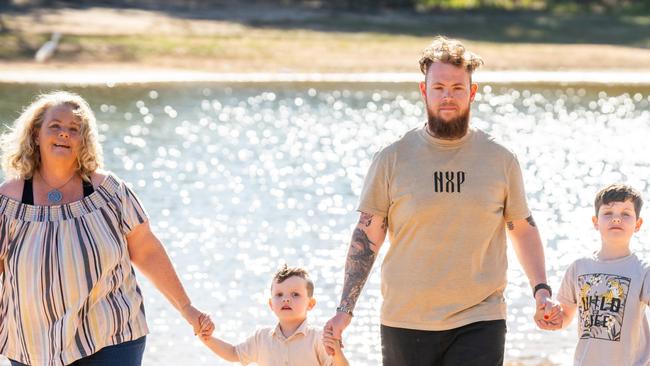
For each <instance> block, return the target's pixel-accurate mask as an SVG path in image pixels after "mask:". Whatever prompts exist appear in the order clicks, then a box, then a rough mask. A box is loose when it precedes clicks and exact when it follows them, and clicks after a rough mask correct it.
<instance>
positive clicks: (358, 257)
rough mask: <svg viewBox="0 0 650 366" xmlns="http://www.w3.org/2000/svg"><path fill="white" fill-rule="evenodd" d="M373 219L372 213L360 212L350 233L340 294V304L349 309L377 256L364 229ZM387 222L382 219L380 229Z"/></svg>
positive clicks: (374, 245) (353, 304) (352, 306)
mask: <svg viewBox="0 0 650 366" xmlns="http://www.w3.org/2000/svg"><path fill="white" fill-rule="evenodd" d="M373 219H374V216H373V215H370V214H366V213H362V214H361V218H360V219H359V224H358V225H357V227H356V228H355V229H354V232H353V234H352V242H351V243H350V249H349V251H348V256H347V260H346V262H345V281H344V284H343V294H342V295H341V305H343V306H346V307H349V308H351V309H353V308H354V306H355V305H356V303H357V300H358V299H359V295H360V294H361V290H362V289H363V285H364V284H365V283H366V280H367V279H368V275H369V274H370V271H371V270H372V265H373V263H374V262H375V258H376V256H377V253H376V247H377V245H376V243H373V242H372V241H371V240H370V238H368V235H367V234H366V232H365V231H364V229H366V228H368V227H369V226H370V224H372V220H373ZM387 223H388V221H387V220H386V219H384V221H383V222H382V226H381V227H382V229H384V230H385V228H386V227H387Z"/></svg>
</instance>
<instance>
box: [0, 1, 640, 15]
mask: <svg viewBox="0 0 650 366" xmlns="http://www.w3.org/2000/svg"><path fill="white" fill-rule="evenodd" d="M226 3H231V4H232V3H247V4H255V3H260V4H268V3H279V4H282V5H284V6H293V5H295V6H301V7H310V8H320V9H332V10H343V11H353V12H354V11H363V12H378V11H381V10H386V9H394V10H397V9H399V10H409V11H416V12H432V11H440V10H451V11H468V10H470V11H503V10H508V11H542V12H570V13H576V12H580V13H583V12H587V13H600V14H605V13H610V14H611V13H616V14H640V13H643V14H647V13H649V12H650V0H237V1H233V0H100V1H63V0H0V6H2V7H4V8H7V7H14V8H15V7H37V6H43V7H60V6H84V5H94V6H97V5H100V6H101V5H103V6H111V7H115V6H117V7H138V8H146V9H160V8H177V9H178V8H190V9H196V8H213V7H215V6H220V5H224V4H226Z"/></svg>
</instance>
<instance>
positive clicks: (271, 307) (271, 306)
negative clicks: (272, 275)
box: [269, 297, 273, 310]
mask: <svg viewBox="0 0 650 366" xmlns="http://www.w3.org/2000/svg"><path fill="white" fill-rule="evenodd" d="M269 309H271V310H273V305H271V298H270V297H269Z"/></svg>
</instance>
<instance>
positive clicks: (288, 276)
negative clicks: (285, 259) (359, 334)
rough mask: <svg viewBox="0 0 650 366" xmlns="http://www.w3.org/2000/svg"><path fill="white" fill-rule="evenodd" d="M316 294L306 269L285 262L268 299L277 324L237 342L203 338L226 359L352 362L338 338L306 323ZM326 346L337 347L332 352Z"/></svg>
mask: <svg viewBox="0 0 650 366" xmlns="http://www.w3.org/2000/svg"><path fill="white" fill-rule="evenodd" d="M313 295H314V283H313V282H312V280H311V279H310V278H309V274H308V273H307V271H306V270H304V269H302V268H288V267H287V266H286V265H285V266H284V267H283V268H281V269H280V270H279V271H278V272H277V273H276V274H275V275H274V276H273V282H272V284H271V298H270V299H269V307H270V308H271V310H272V311H273V313H275V315H276V316H277V318H278V324H277V326H275V327H269V328H263V329H259V330H257V331H256V332H255V334H254V335H252V336H251V337H249V338H248V339H247V340H246V341H245V342H244V343H241V344H238V345H236V346H233V345H231V344H230V343H228V342H225V341H223V340H221V339H219V338H217V337H213V336H205V337H201V340H202V341H203V343H204V344H205V345H206V346H208V347H209V348H210V349H211V350H212V351H213V352H214V353H216V354H217V355H218V356H220V357H221V358H223V359H224V360H227V361H230V362H239V363H241V364H242V365H248V364H249V363H256V364H258V365H260V366H277V365H284V366H312V365H313V366H349V363H348V361H347V359H346V358H345V355H344V354H343V351H342V350H341V346H340V343H339V341H338V340H337V339H333V338H331V335H325V336H323V334H322V331H321V330H320V329H319V328H312V327H310V326H309V325H307V312H308V311H309V310H311V309H312V308H313V307H314V305H316V299H314V297H313ZM325 346H327V347H331V348H332V349H334V350H335V353H334V355H333V356H329V355H328V354H327V352H326V351H325Z"/></svg>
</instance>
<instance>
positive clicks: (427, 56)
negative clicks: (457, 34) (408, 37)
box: [420, 36, 483, 77]
mask: <svg viewBox="0 0 650 366" xmlns="http://www.w3.org/2000/svg"><path fill="white" fill-rule="evenodd" d="M435 62H442V63H446V64H451V65H456V66H458V67H464V68H465V69H466V70H467V72H469V74H470V77H471V75H472V73H473V72H474V70H476V69H478V68H479V67H480V66H481V65H483V59H482V58H481V56H479V55H477V54H475V53H473V52H470V51H468V50H467V49H465V46H464V45H463V43H462V42H461V41H459V40H457V39H449V38H446V37H444V36H437V37H436V38H434V39H433V42H431V44H430V45H429V46H427V47H426V48H425V49H424V50H423V51H422V57H421V58H420V71H422V73H423V74H424V75H425V76H426V75H427V71H428V70H429V66H431V64H433V63H435Z"/></svg>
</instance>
